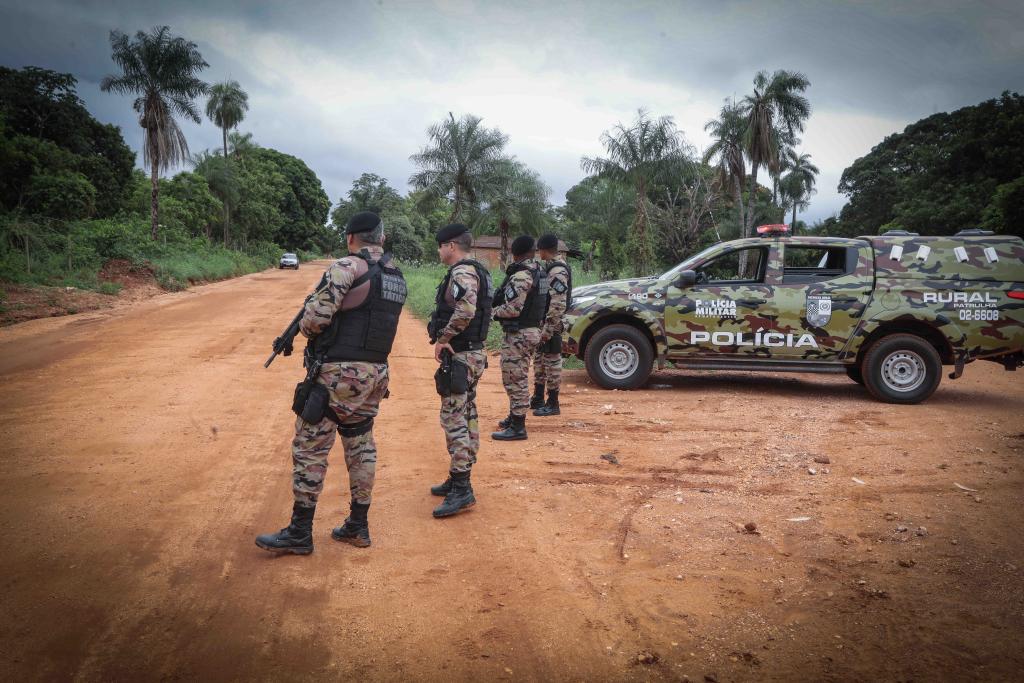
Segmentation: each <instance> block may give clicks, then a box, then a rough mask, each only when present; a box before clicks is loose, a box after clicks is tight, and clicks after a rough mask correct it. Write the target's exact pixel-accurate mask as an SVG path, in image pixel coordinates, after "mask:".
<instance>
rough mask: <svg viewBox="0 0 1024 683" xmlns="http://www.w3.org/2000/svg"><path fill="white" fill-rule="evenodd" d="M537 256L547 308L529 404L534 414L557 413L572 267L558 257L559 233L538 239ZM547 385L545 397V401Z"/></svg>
mask: <svg viewBox="0 0 1024 683" xmlns="http://www.w3.org/2000/svg"><path fill="white" fill-rule="evenodd" d="M537 259H538V261H540V262H541V264H542V265H543V267H544V270H545V272H547V274H548V310H547V313H546V315H545V316H544V325H543V326H542V327H541V332H540V344H539V345H538V346H537V353H536V354H534V356H533V398H532V399H531V400H530V407H531V408H533V409H534V411H533V414H534V415H536V416H537V417H547V416H549V415H559V414H561V410H560V409H559V407H558V389H559V387H560V386H561V384H562V315H563V314H564V313H565V308H566V306H567V305H568V303H569V301H571V300H572V270H571V269H570V268H569V264H567V263H566V262H565V261H561V260H559V258H558V236H557V235H554V234H552V233H548V234H546V235H542V236H541V237H540V239H538V240H537ZM545 385H547V390H548V400H547V403H545V402H544V387H545Z"/></svg>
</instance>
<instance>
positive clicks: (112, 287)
mask: <svg viewBox="0 0 1024 683" xmlns="http://www.w3.org/2000/svg"><path fill="white" fill-rule="evenodd" d="M97 291H99V293H100V294H107V295H109V296H114V295H116V294H117V293H118V292H120V291H121V285H120V284H118V283H116V282H101V283H100V286H99V288H98V290H97Z"/></svg>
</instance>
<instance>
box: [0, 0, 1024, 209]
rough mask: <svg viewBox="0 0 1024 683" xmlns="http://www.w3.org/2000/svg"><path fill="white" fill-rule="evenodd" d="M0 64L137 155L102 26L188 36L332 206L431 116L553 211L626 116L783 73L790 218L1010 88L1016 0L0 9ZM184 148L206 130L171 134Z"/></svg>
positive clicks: (405, 170)
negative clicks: (113, 84) (117, 135)
mask: <svg viewBox="0 0 1024 683" xmlns="http://www.w3.org/2000/svg"><path fill="white" fill-rule="evenodd" d="M0 18H2V23H0V63H3V64H4V65H8V66H14V67H20V66H23V65H27V64H33V65H38V66H43V67H46V68H52V69H55V70H59V71H69V72H72V73H74V74H75V75H76V76H77V77H78V78H79V80H80V92H81V95H82V97H83V99H84V100H85V101H86V103H87V105H88V106H89V108H90V110H91V111H93V113H94V114H95V115H96V116H97V117H98V118H100V119H101V120H104V121H110V122H113V123H116V124H118V125H120V126H121V127H122V129H123V130H124V132H125V137H126V139H127V140H128V142H129V144H131V145H133V146H134V147H136V149H138V146H139V144H140V141H141V132H140V131H139V129H138V125H137V123H136V121H135V117H134V115H133V113H132V111H131V109H130V100H129V99H127V98H119V97H115V96H112V95H108V94H104V93H101V92H99V88H98V83H99V80H100V79H101V78H102V77H103V76H104V75H105V74H107V73H110V72H111V71H112V70H113V64H112V62H111V61H110V54H109V52H110V51H109V43H108V34H109V31H110V29H114V28H117V29H120V30H123V31H126V32H134V31H136V30H139V29H148V28H150V27H152V26H154V25H158V24H168V25H170V26H172V28H173V29H174V31H175V32H176V33H178V34H180V35H184V36H186V37H188V38H190V39H192V40H195V41H196V42H197V43H198V44H199V46H200V49H201V51H202V53H203V55H204V57H205V58H206V60H207V61H208V62H209V63H210V65H211V67H210V69H209V70H208V71H207V72H205V74H204V77H205V78H207V80H210V81H217V80H222V79H224V78H228V77H231V78H235V79H237V80H239V81H240V82H241V83H242V84H243V87H245V88H246V89H247V90H248V91H249V93H250V97H251V105H252V108H251V111H250V113H249V115H248V117H247V118H246V120H245V122H244V123H243V126H242V128H243V129H244V130H245V131H248V132H252V133H253V134H254V137H255V139H256V140H257V141H258V142H259V143H260V144H263V145H265V146H270V147H275V148H277V149H280V150H282V151H285V152H288V153H290V154H295V155H296V156H299V157H301V158H303V159H304V160H306V161H307V163H309V164H310V166H311V167H312V168H313V169H314V170H315V171H316V172H317V174H318V175H319V176H320V177H321V179H322V180H323V181H324V185H325V188H326V189H327V191H328V194H329V195H330V197H331V199H332V200H334V201H337V199H338V198H339V197H341V196H342V195H343V194H344V193H345V192H347V190H348V187H349V185H350V183H351V181H352V179H353V178H354V177H356V176H358V175H359V173H361V172H363V171H373V172H376V173H379V174H381V175H384V176H386V177H388V178H389V179H390V180H391V181H392V183H394V184H395V185H396V186H398V187H404V185H405V180H406V179H407V178H408V176H409V174H410V172H411V171H412V170H413V169H412V167H411V165H410V164H409V162H408V156H409V154H411V153H413V152H415V151H416V150H417V149H418V148H419V147H420V146H421V145H422V144H423V143H424V142H425V132H424V131H425V129H426V127H427V126H428V125H429V124H430V123H431V122H433V121H436V120H438V119H440V118H441V117H443V116H445V115H446V114H447V112H448V111H454V112H455V113H456V115H458V114H460V113H464V112H473V113H477V114H480V115H483V116H484V117H485V120H486V122H487V123H488V125H494V126H499V127H501V128H502V129H503V130H504V131H506V132H507V133H509V134H510V137H511V143H510V148H511V151H512V152H514V153H516V154H517V155H518V156H519V157H520V158H522V159H523V160H524V161H526V162H527V163H529V164H531V165H532V166H533V167H535V168H537V170H539V171H540V172H541V175H542V176H543V177H544V179H545V180H546V182H547V183H548V184H549V185H550V186H551V187H552V189H553V193H552V198H551V199H552V201H553V202H554V203H556V204H557V203H561V202H562V201H563V196H564V193H565V191H566V190H567V189H568V188H569V187H571V186H572V185H573V184H574V183H575V182H577V181H578V180H579V179H580V178H581V177H582V174H581V172H580V171H579V164H578V162H579V157H580V156H581V155H582V154H588V155H589V154H598V153H600V151H601V150H600V148H599V145H598V142H597V140H598V136H599V135H600V133H601V131H602V130H604V129H606V128H608V127H610V126H611V125H613V124H614V123H615V122H616V121H617V120H620V119H626V118H629V117H630V116H631V115H632V112H633V111H635V109H636V108H637V107H639V106H647V107H649V108H651V109H652V111H653V112H654V113H657V114H672V115H674V116H675V117H676V119H677V123H679V125H680V127H681V128H682V129H683V130H684V131H685V133H686V135H687V137H688V139H689V140H690V141H691V142H693V143H694V144H696V145H697V146H698V147H701V146H704V145H706V144H707V138H706V137H705V134H704V133H703V124H704V123H705V122H706V121H707V120H708V119H710V118H712V117H713V116H715V115H716V114H717V111H718V108H719V106H720V104H721V102H722V100H723V99H724V98H726V97H742V95H744V94H745V93H746V92H747V91H748V89H749V87H750V82H751V79H752V77H753V75H754V73H755V72H756V71H757V70H759V69H768V70H772V69H776V68H786V69H795V70H800V71H803V72H804V73H806V74H807V75H808V77H809V78H810V80H811V83H812V85H811V89H810V92H809V93H808V94H809V97H810V99H811V102H812V105H813V107H814V114H813V115H812V118H811V121H810V122H809V124H808V130H807V134H806V135H805V138H804V147H805V149H804V150H803V151H807V152H810V153H811V154H812V155H813V157H814V159H815V160H816V161H817V162H818V164H819V166H820V167H821V168H822V176H821V178H820V179H819V194H818V196H817V197H815V199H814V200H813V202H812V208H811V210H810V212H809V213H808V217H810V218H812V219H815V218H821V217H824V216H826V215H829V214H831V213H833V212H835V211H837V210H838V209H839V208H840V207H841V205H842V203H843V200H842V198H841V197H840V196H839V195H838V194H837V192H836V189H835V188H836V184H837V182H838V178H839V174H840V173H841V172H842V170H843V168H845V167H846V166H847V165H849V164H850V163H851V162H852V161H853V160H854V159H855V158H856V157H857V156H860V155H862V154H864V153H866V152H867V151H869V150H870V148H871V146H873V145H874V144H877V143H878V142H880V141H881V139H882V137H884V136H885V135H887V134H890V133H892V132H896V131H898V130H901V129H902V128H903V127H904V126H905V125H907V124H908V123H910V122H912V121H914V120H917V119H918V118H921V117H923V116H926V115H928V114H931V113H933V112H935V111H944V110H950V109H955V108H958V107H961V106H965V105H968V104H973V103H975V102H978V101H981V100H983V99H987V98H991V97H994V96H997V95H998V94H999V93H1000V92H1001V91H1003V90H1007V89H1009V90H1018V91H1020V90H1024V75H1022V74H1024V6H1021V5H1020V4H1019V3H1011V2H1000V3H981V4H977V3H975V4H971V5H965V4H960V3H950V2H928V1H919V2H901V3H864V2H846V3H816V2H780V3H776V4H774V5H771V6H769V5H767V4H765V3H755V2H722V3H696V2H694V3H686V4H681V3H674V2H661V3H657V2H648V3H639V4H638V3H614V2H607V3H591V2H574V3H568V4H557V5H556V4H555V3H540V2H534V3H512V4H501V5H499V4H497V3H486V2H463V1H460V0H437V1H436V2H433V3H431V4H423V3H420V2H402V3H399V2H389V1H388V0H382V1H380V2H368V3H367V2H360V3H344V4H338V3H301V4H292V3H288V4H285V3H275V4H270V3H267V4H264V5H259V6H257V5H255V4H254V3H249V2H242V1H241V0H236V1H232V2H218V3H209V4H208V3H205V2H199V1H197V0H196V1H193V0H185V1H182V0H179V1H176V2H162V3H140V2H129V1H127V0H113V1H107V2H93V1H91V0H87V1H85V2H72V1H71V0H37V1H36V2H34V3H33V4H31V5H26V4H24V3H12V2H10V1H9V0H0ZM185 130H186V134H187V135H188V137H189V141H190V144H191V146H192V148H193V150H198V149H202V148H204V147H214V146H217V145H218V144H219V140H220V136H219V134H218V132H217V130H216V129H215V128H214V127H213V126H212V125H211V124H210V123H209V122H204V124H203V125H199V126H195V125H192V124H188V125H186V126H185Z"/></svg>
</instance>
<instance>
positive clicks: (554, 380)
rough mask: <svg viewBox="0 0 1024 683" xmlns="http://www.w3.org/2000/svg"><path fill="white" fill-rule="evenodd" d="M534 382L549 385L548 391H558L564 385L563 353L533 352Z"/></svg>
mask: <svg viewBox="0 0 1024 683" xmlns="http://www.w3.org/2000/svg"><path fill="white" fill-rule="evenodd" d="M533 383H534V384H540V385H542V386H547V388H548V391H558V389H559V387H561V386H562V354H561V353H542V352H541V351H540V350H539V349H538V350H537V352H536V353H535V354H533Z"/></svg>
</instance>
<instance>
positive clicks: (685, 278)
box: [676, 270, 697, 289]
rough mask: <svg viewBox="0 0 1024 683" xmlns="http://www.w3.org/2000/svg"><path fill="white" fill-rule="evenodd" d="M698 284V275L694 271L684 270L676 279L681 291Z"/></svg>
mask: <svg viewBox="0 0 1024 683" xmlns="http://www.w3.org/2000/svg"><path fill="white" fill-rule="evenodd" d="M696 282H697V273H696V271H693V270H684V271H683V272H681V273H679V277H677V278H676V287H678V288H679V289H685V288H686V287H690V286H692V285H694V284H696Z"/></svg>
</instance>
